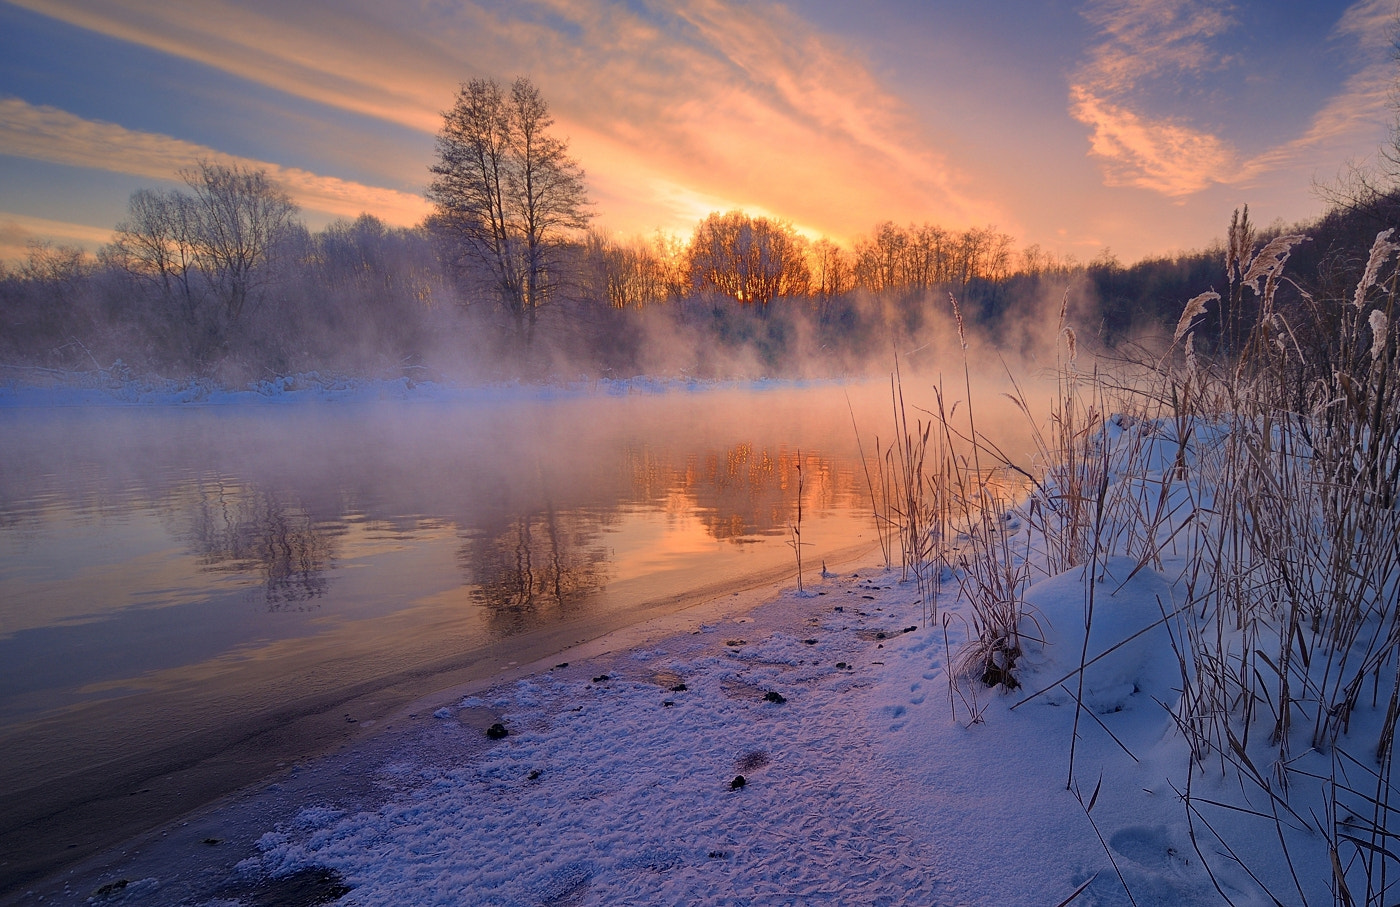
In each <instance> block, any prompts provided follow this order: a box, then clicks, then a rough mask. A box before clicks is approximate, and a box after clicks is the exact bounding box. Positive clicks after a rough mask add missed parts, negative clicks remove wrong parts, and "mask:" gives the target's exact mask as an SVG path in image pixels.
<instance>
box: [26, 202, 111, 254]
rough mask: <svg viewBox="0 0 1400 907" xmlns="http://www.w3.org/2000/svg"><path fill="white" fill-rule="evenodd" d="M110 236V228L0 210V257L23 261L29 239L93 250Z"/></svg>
mask: <svg viewBox="0 0 1400 907" xmlns="http://www.w3.org/2000/svg"><path fill="white" fill-rule="evenodd" d="M111 239H112V231H111V230H106V229H102V228H100V227H93V226H89V225H87V224H74V223H68V222H66V221H56V220H49V219H47V218H42V217H28V216H26V215H23V214H15V213H12V212H10V211H0V261H7V262H19V261H23V260H24V259H25V258H26V257H27V256H28V254H29V247H30V243H40V242H56V243H58V244H59V245H65V246H77V247H78V248H80V249H86V250H88V251H89V252H93V251H96V250H97V248H98V247H99V246H101V245H103V244H105V243H107V242H110V241H111Z"/></svg>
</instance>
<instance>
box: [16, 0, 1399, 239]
mask: <svg viewBox="0 0 1400 907" xmlns="http://www.w3.org/2000/svg"><path fill="white" fill-rule="evenodd" d="M1398 8H1400V0H1358V2H1354V3H1347V2H1318V0H1308V2H1305V0H1235V2H1226V0H1045V2H1039V3H1034V2H1026V0H980V2H978V3H967V2H960V0H869V2H862V3H851V2H847V0H790V2H787V3H773V2H768V0H748V2H745V0H480V2H473V0H387V2H386V0H293V2H287V0H181V2H180V3H170V2H167V0H13V2H10V0H0V260H9V261H11V262H13V261H14V260H16V259H18V258H20V257H22V256H23V255H24V254H25V249H26V245H27V243H29V242H31V241H50V242H54V243H59V244H65V245H78V246H82V247H84V248H87V249H89V250H95V249H96V248H98V247H99V246H100V245H101V244H103V243H105V242H107V241H109V240H110V238H111V235H112V229H113V227H114V226H115V225H116V224H117V223H118V222H119V221H121V220H122V219H123V218H124V217H125V215H126V211H127V202H128V199H129V198H130V196H131V194H132V193H133V192H135V191H136V190H137V189H141V188H177V187H179V186H180V185H181V184H180V182H179V173H180V171H181V170H183V169H187V168H190V167H192V166H194V165H195V164H197V162H198V161H200V160H211V161H215V162H222V163H239V164H242V165H245V166H251V167H256V168H262V169H265V170H266V171H267V173H268V175H269V177H271V178H272V179H273V180H275V181H276V182H277V183H278V184H279V185H281V186H282V187H283V188H284V189H285V190H286V191H287V192H288V193H289V194H291V196H292V197H293V198H294V199H295V200H296V202H297V203H298V204H299V205H300V207H301V218H302V220H303V221H304V222H305V223H306V224H307V225H308V226H309V227H311V228H312V229H319V228H320V227H323V226H324V225H326V224H327V223H329V222H331V221H333V220H335V219H338V218H354V217H355V216H357V215H358V214H360V213H361V212H368V213H371V214H374V215H376V216H377V217H379V218H381V219H383V220H384V221H385V222H387V223H390V224H395V225H404V226H408V225H413V224H416V223H419V222H421V220H422V219H423V217H424V216H425V215H426V214H427V213H428V211H429V206H428V203H427V202H426V201H425V200H424V198H423V191H424V188H425V186H426V184H427V181H428V178H429V172H428V168H429V166H431V164H432V162H433V157H434V137H435V135H436V133H437V131H438V129H439V128H440V126H441V124H442V113H443V112H444V111H445V110H447V109H448V108H449V107H451V105H452V103H453V100H454V98H455V95H456V92H457V90H458V88H459V87H460V85H461V83H463V82H466V81H469V80H471V79H474V78H483V77H485V78H494V79H496V80H497V81H499V82H501V83H503V84H509V83H510V82H511V81H512V80H513V79H514V78H516V77H517V76H527V77H529V78H530V79H531V80H532V81H533V82H534V83H535V84H536V86H537V87H538V88H539V89H540V91H541V93H542V94H543V96H544V98H545V99H546V101H547V102H548V103H549V104H550V108H551V113H552V114H553V116H554V118H555V124H554V127H553V129H554V132H555V134H556V135H558V136H559V137H561V138H564V139H566V140H567V141H568V143H569V148H570V151H571V153H572V154H573V156H574V157H575V158H576V159H577V160H578V162H579V163H580V164H581V165H582V166H583V168H584V170H585V171H586V174H587V184H588V188H589V192H590V196H591V198H592V200H593V202H594V211H595V212H596V218H595V220H594V225H595V227H597V228H598V229H600V230H603V231H605V232H607V233H610V234H614V235H617V236H620V237H624V238H625V237H633V236H650V235H654V234H655V233H656V232H657V231H662V232H665V233H670V234H674V235H676V236H679V237H682V238H688V237H689V236H690V234H691V232H692V231H693V229H694V227H695V224H696V223H697V222H698V221H699V220H700V219H702V218H703V217H705V216H706V215H707V214H709V213H710V212H712V211H727V210H730V209H735V208H739V209H743V210H745V211H747V212H749V213H750V214H752V215H755V216H758V215H762V216H768V217H777V218H781V219H784V220H786V221H789V222H791V223H792V224H793V225H794V226H795V227H796V228H797V229H798V230H799V231H801V232H803V233H804V234H807V235H809V236H813V237H815V236H828V237H830V238H832V239H834V240H836V241H837V242H839V243H842V244H845V245H848V246H849V245H850V244H851V243H852V242H854V241H855V240H857V239H858V238H860V237H862V236H865V235H868V234H869V233H870V232H871V231H872V230H873V228H874V227H875V226H876V225H878V224H879V223H881V222H884V221H887V220H889V221H894V222H896V223H899V224H923V223H931V224H937V225H940V226H943V227H945V228H948V229H955V230H961V229H966V228H969V227H983V226H988V225H990V226H994V227H996V228H997V229H999V230H1001V231H1003V232H1005V233H1008V234H1010V235H1011V236H1012V237H1013V238H1014V239H1015V241H1016V244H1017V245H1018V246H1020V247H1024V246H1026V245H1030V244H1038V245H1039V246H1040V247H1041V248H1042V249H1044V250H1046V251H1049V252H1053V253H1055V254H1056V255H1060V256H1065V255H1073V256H1074V257H1075V258H1076V259H1078V260H1079V261H1088V260H1092V259H1094V258H1096V257H1099V256H1101V255H1103V254H1105V252H1108V253H1111V254H1112V255H1114V256H1116V257H1117V258H1118V259H1119V260H1121V261H1123V262H1125V263H1127V262H1132V261H1136V260H1138V259H1141V258H1143V257H1147V256H1153V255H1162V254H1171V253H1173V252H1179V251H1186V250H1191V249H1199V248H1203V247H1205V246H1207V245H1208V244H1210V243H1211V242H1212V241H1213V240H1214V239H1216V238H1218V237H1220V236H1222V235H1223V234H1224V232H1225V227H1226V225H1227V223H1228V221H1229V217H1230V213H1231V211H1232V210H1234V209H1235V208H1237V207H1239V206H1240V205H1243V204H1248V205H1249V206H1250V212H1251V215H1252V219H1253V220H1254V221H1255V222H1256V223H1259V224H1265V225H1267V224H1270V223H1273V222H1275V221H1282V222H1284V223H1286V224H1293V223H1296V222H1298V221H1301V220H1306V219H1309V218H1312V217H1316V216H1317V215H1319V214H1320V213H1322V211H1323V210H1324V207H1325V206H1324V203H1323V201H1322V200H1321V198H1320V197H1319V195H1318V192H1317V188H1316V187H1317V186H1318V185H1327V184H1334V183H1335V182H1336V181H1337V179H1338V177H1339V176H1340V175H1341V174H1343V173H1344V172H1346V170H1347V168H1348V167H1351V166H1354V165H1357V164H1364V163H1365V162H1366V161H1367V160H1368V159H1374V157H1375V155H1376V152H1377V149H1378V147H1379V146H1380V145H1381V144H1383V143H1385V142H1386V141H1387V140H1388V137H1389V135H1390V129H1391V126H1392V124H1393V122H1394V119H1395V112H1394V107H1393V97H1394V95H1393V86H1394V82H1395V75H1396V72H1397V66H1396V63H1395V62H1394V60H1393V59H1392V56H1391V52H1390V48H1391V36H1392V33H1393V31H1394V25H1395V22H1396V18H1397V9H1398Z"/></svg>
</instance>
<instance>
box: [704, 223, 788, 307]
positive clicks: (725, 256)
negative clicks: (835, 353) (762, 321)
mask: <svg viewBox="0 0 1400 907" xmlns="http://www.w3.org/2000/svg"><path fill="white" fill-rule="evenodd" d="M689 257H690V273H691V283H692V285H693V286H694V287H695V288H696V289H699V290H704V289H713V290H718V291H719V292H720V293H723V294H724V295H726V296H729V297H730V298H732V299H735V300H737V301H739V302H742V303H747V304H752V305H756V306H758V307H759V310H760V311H764V312H766V311H767V307H768V303H770V302H772V301H773V300H774V299H775V298H777V297H779V296H798V295H804V294H806V293H807V292H808V289H809V287H810V286H811V281H812V273H811V269H810V268H809V266H808V264H807V257H806V249H805V241H804V240H803V239H802V237H800V236H798V235H797V231H796V230H794V229H793V228H792V225H791V224H787V223H784V222H782V221H774V220H769V219H768V218H766V217H749V215H747V214H745V213H744V212H742V211H730V212H728V213H727V214H711V215H710V216H709V217H707V218H705V219H704V220H702V221H701V222H700V224H699V226H697V227H696V228H695V236H694V237H693V238H692V239H691V241H690V256H689Z"/></svg>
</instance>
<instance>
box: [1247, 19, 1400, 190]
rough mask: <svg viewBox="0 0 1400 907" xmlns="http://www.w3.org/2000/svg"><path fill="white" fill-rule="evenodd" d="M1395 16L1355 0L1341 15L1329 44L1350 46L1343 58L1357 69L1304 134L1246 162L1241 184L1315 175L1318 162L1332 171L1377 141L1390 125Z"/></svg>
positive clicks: (1318, 112) (1392, 101) (1392, 99)
mask: <svg viewBox="0 0 1400 907" xmlns="http://www.w3.org/2000/svg"><path fill="white" fill-rule="evenodd" d="M1397 12H1400V7H1397V4H1396V0H1361V2H1359V3H1356V4H1354V5H1352V6H1351V7H1350V8H1348V9H1347V11H1346V12H1345V13H1343V14H1342V16H1341V18H1340V19H1339V20H1338V22H1337V25H1336V27H1335V28H1334V29H1333V32H1332V39H1333V40H1334V41H1336V42H1339V43H1344V44H1348V45H1350V47H1348V48H1347V56H1348V58H1349V59H1351V60H1353V61H1354V65H1356V66H1357V69H1356V70H1355V71H1354V72H1353V73H1352V74H1351V75H1350V76H1349V77H1348V78H1347V79H1346V81H1345V82H1344V84H1343V86H1342V90H1341V91H1340V92H1338V93H1337V94H1335V95H1333V96H1332V97H1330V98H1328V99H1327V101H1326V103H1324V104H1323V105H1322V107H1321V108H1320V109H1318V111H1317V112H1316V113H1314V114H1313V116H1312V118H1311V121H1310V123H1309V125H1308V129H1307V131H1306V132H1305V133H1303V134H1302V135H1300V136H1298V137H1296V138H1294V139H1292V140H1290V141H1288V142H1285V143H1283V144H1281V145H1279V146H1277V147H1274V148H1270V149H1268V150H1266V151H1264V152H1263V153H1261V154H1259V155H1256V156H1255V157H1253V158H1251V159H1250V160H1249V161H1247V162H1246V163H1245V164H1244V165H1243V167H1242V168H1241V174H1240V178H1241V181H1242V182H1244V183H1249V182H1254V181H1257V180H1259V179H1261V178H1263V177H1264V176H1267V175H1269V174H1272V173H1278V172H1287V171H1296V170H1304V171H1307V170H1316V169H1317V167H1318V164H1319V161H1330V162H1331V163H1332V165H1333V166H1334V167H1335V166H1340V165H1344V164H1350V163H1352V162H1351V161H1350V160H1349V157H1350V152H1351V150H1352V149H1354V148H1356V147H1357V146H1358V145H1364V144H1365V143H1366V142H1367V141H1368V140H1370V141H1376V140H1377V139H1378V138H1380V134H1381V132H1382V131H1383V130H1384V129H1385V128H1386V127H1388V126H1389V125H1390V124H1391V123H1393V122H1394V121H1395V110H1394V104H1395V97H1394V89H1395V64H1394V61H1393V60H1392V59H1391V51H1392V47H1391V37H1392V35H1393V33H1394V28H1395V22H1396V15H1397ZM1308 175H1309V176H1312V175H1315V174H1311V173H1310V174H1308ZM1330 175H1331V174H1327V176H1330ZM1324 178H1326V177H1325V176H1324Z"/></svg>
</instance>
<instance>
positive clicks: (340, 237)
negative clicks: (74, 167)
mask: <svg viewBox="0 0 1400 907" xmlns="http://www.w3.org/2000/svg"><path fill="white" fill-rule="evenodd" d="M552 122H553V121H552V119H551V118H550V116H549V113H548V108H547V105H546V104H545V102H544V100H543V99H542V98H541V97H540V96H539V93H538V91H537V90H536V89H535V88H534V86H533V85H532V84H531V83H530V82H529V80H528V79H518V80H516V82H515V83H514V84H513V85H510V86H508V87H503V86H501V85H499V84H497V83H496V82H494V81H492V80H476V81H474V82H472V83H469V84H466V85H463V86H462V89H461V92H460V94H459V96H458V101H457V104H456V105H455V106H454V108H453V109H452V110H451V111H449V112H448V113H447V114H446V115H445V118H444V126H443V131H442V132H441V133H440V134H439V136H438V148H437V158H436V160H435V161H434V162H433V164H432V165H431V167H430V168H429V169H430V172H431V174H432V181H431V183H430V185H429V187H428V190H427V195H428V199H429V201H431V202H432V203H433V204H434V209H435V211H434V214H433V215H432V216H431V217H429V218H428V220H427V221H425V222H424V223H422V224H419V225H417V226H415V227H411V228H401V227H393V226H389V225H386V224H385V223H384V222H382V221H381V220H380V219H378V218H377V217H375V216H374V215H373V214H370V213H366V214H362V215H361V216H360V217H359V218H357V219H355V220H353V221H344V220H342V221H337V222H334V223H331V224H330V225H328V226H326V227H325V228H324V229H321V230H319V231H315V232H313V231H311V230H310V229H308V228H307V227H306V226H305V225H304V224H303V223H302V222H301V220H300V219H299V217H298V215H299V211H298V208H297V205H296V204H295V203H294V201H293V200H292V199H291V198H290V197H289V196H288V195H287V194H286V193H285V192H284V191H283V190H281V189H280V188H279V187H278V186H276V185H274V184H273V183H272V182H270V181H269V180H268V178H267V176H266V174H265V173H263V172H261V171H258V170H254V169H248V168H244V167H242V166H239V165H236V164H235V165H224V164H218V163H212V162H207V161H205V162H200V163H199V164H198V165H197V166H196V167H193V168H191V169H188V170H185V171H182V172H181V174H180V177H181V179H182V180H183V183H184V188H180V189H168V190H161V189H142V190H140V191H138V192H136V193H134V194H133V195H132V196H131V199H130V201H129V204H128V215H127V218H126V219H124V220H123V221H122V222H120V223H118V224H116V225H115V227H114V230H113V234H112V239H111V242H110V243H108V244H107V245H105V246H104V247H102V248H101V249H100V250H99V252H98V254H97V255H96V256H91V255H88V254H86V253H84V252H83V251H82V250H80V249H76V248H70V247H64V246H55V245H50V244H34V245H31V247H30V249H29V253H28V256H27V259H26V260H24V261H22V262H19V263H15V264H12V265H10V266H8V267H6V266H4V265H3V264H0V323H3V325H4V330H3V332H0V380H5V381H32V380H42V379H43V378H44V377H45V376H47V375H64V374H71V373H74V372H85V373H98V374H101V375H104V376H109V377H111V378H113V379H116V380H121V379H126V378H130V377H147V376H149V377H164V378H176V379H183V378H201V379H207V380H212V381H214V382H217V383H219V384H223V385H226V386H240V385H243V384H246V383H247V382H249V381H256V380H264V379H268V378H272V377H276V376H286V375H297V374H306V373H312V372H315V373H320V374H322V375H336V376H361V377H379V378H384V377H400V376H404V377H408V378H410V379H413V380H443V379H448V380H466V381H481V380H497V379H511V380H529V381H571V380H578V379H584V378H598V377H609V378H625V377H631V376H635V375H639V374H647V375H657V376H678V377H689V378H701V379H708V378H754V377H814V376H843V375H860V374H864V373H867V372H871V371H875V372H883V371H886V370H888V367H889V363H890V360H891V355H892V354H896V355H897V354H900V353H907V352H909V351H911V350H918V349H921V348H924V347H927V346H930V345H934V346H937V345H939V344H940V342H941V340H940V338H946V337H947V336H948V335H949V333H950V331H951V325H952V324H953V317H954V313H953V310H952V309H953V306H952V302H951V300H953V299H955V300H956V301H957V303H958V305H959V306H960V309H961V313H962V316H963V317H964V318H966V320H967V322H968V323H969V324H970V325H971V326H972V327H973V328H975V329H981V330H983V331H985V332H987V333H988V335H989V336H994V337H997V338H998V346H999V347H1001V348H1002V349H1003V350H1004V351H1005V352H1008V353H1010V354H1013V355H1015V354H1022V353H1027V352H1031V350H1029V349H1028V347H1031V346H1034V345H1035V344H1036V343H1037V342H1039V338H1040V337H1041V336H1042V335H1044V334H1046V333H1047V331H1046V330H1042V328H1048V332H1049V333H1051V334H1053V332H1054V330H1055V324H1054V321H1055V314H1056V313H1058V312H1059V311H1060V310H1061V308H1062V303H1064V304H1065V305H1067V306H1068V311H1069V313H1070V316H1071V317H1072V319H1073V322H1074V324H1075V325H1076V326H1077V328H1078V331H1079V336H1080V340H1081V342H1091V341H1092V342H1096V343H1097V344H1099V345H1100V346H1101V347H1104V348H1112V347H1115V346H1117V345H1119V344H1121V343H1123V342H1125V341H1131V342H1134V343H1148V344H1150V343H1151V342H1152V341H1153V339H1154V338H1160V337H1163V336H1169V334H1170V330H1171V328H1172V326H1173V325H1174V324H1175V323H1176V319H1177V317H1178V316H1179V315H1180V313H1181V311H1182V307H1183V305H1184V304H1185V302H1186V300H1187V299H1189V298H1192V297H1194V296H1196V295H1197V294H1199V293H1200V292H1201V291H1202V289H1204V288H1209V287H1213V286H1222V285H1224V283H1225V281H1226V279H1227V274H1226V252H1227V250H1226V249H1225V248H1224V245H1223V244H1222V243H1221V242H1220V241H1219V240H1217V241H1215V242H1214V243H1212V244H1211V245H1209V246H1207V247H1205V248H1202V249H1198V250H1192V251H1187V252H1178V253H1173V254H1170V255H1163V256H1160V257H1154V258H1149V259H1145V260H1142V261H1139V262H1136V263H1134V264H1131V265H1124V264H1122V263H1120V262H1119V261H1118V260H1116V259H1115V258H1114V257H1113V255H1112V254H1111V253H1110V252H1107V251H1105V252H1103V253H1101V254H1100V255H1099V256H1098V257H1097V258H1095V259H1094V260H1092V261H1088V262H1079V261H1076V260H1074V259H1073V258H1059V257H1056V256H1055V255H1053V254H1049V253H1047V252H1045V251H1044V250H1042V249H1041V248H1040V247H1038V246H1035V245H1032V246H1029V247H1026V248H1021V249H1017V248H1016V247H1015V242H1014V239H1013V238H1012V237H1011V236H1009V235H1007V234H1005V233H1002V232H1000V231H999V230H998V229H996V228H995V227H993V226H985V227H974V228H967V229H951V228H946V227H943V226H940V225H938V224H934V223H928V222H925V223H910V224H905V225H901V224H896V223H893V222H888V221H887V222H884V223H881V224H877V225H874V226H873V227H872V228H871V230H870V232H869V233H868V234H866V235H864V236H862V237H859V238H857V239H856V240H855V241H854V243H852V245H851V246H850V247H849V248H847V247H843V246H841V245H838V244H836V243H834V242H832V241H831V240H829V239H826V238H818V239H811V238H809V237H806V236H804V235H802V234H800V233H799V232H798V231H797V230H796V229H795V228H794V227H793V226H792V225H791V224H789V223H786V222H784V221H782V220H780V219H775V218H767V217H761V216H760V217H755V216H751V215H749V214H747V213H745V212H743V211H738V210H734V211H728V212H714V213H711V214H710V215H709V216H708V217H706V218H704V219H703V220H701V221H700V222H699V223H698V224H696V226H695V228H694V231H693V233H692V235H691V236H690V237H689V238H688V239H682V238H678V237H674V236H671V235H667V234H662V233H658V234H656V235H654V236H651V237H617V236H613V235H610V234H608V233H606V232H604V231H602V230H600V229H597V228H595V227H593V226H592V223H591V222H592V218H593V216H594V215H595V214H596V213H597V212H595V211H593V210H592V207H591V204H590V202H589V200H588V197H587V190H586V183H585V178H584V173H583V170H582V169H581V167H580V166H579V165H578V163H577V162H575V161H574V160H573V159H572V158H570V157H569V156H568V149H567V145H566V143H564V142H563V141H562V140H559V139H557V138H555V137H553V136H552V134H551V133H550V127H551V125H552ZM1363 188H1364V191H1356V192H1351V193H1349V194H1347V193H1334V195H1333V197H1332V205H1331V208H1330V210H1329V211H1328V212H1327V213H1326V214H1325V215H1324V216H1322V217H1321V218H1319V219H1318V220H1317V221H1315V222H1313V223H1306V224H1295V225H1286V226H1285V225H1283V224H1277V223H1276V224H1274V225H1272V226H1270V227H1269V228H1267V229H1263V230H1259V231H1254V230H1253V228H1252V227H1250V228H1249V235H1250V237H1251V241H1252V242H1256V243H1259V244H1262V243H1266V242H1267V241H1268V240H1269V239H1270V238H1272V237H1275V236H1280V235H1285V234H1303V235H1306V236H1307V237H1309V241H1308V242H1305V243H1302V244H1301V245H1299V246H1297V247H1296V248H1295V249H1294V251H1293V253H1292V254H1293V258H1292V262H1291V264H1290V266H1289V272H1290V275H1291V280H1290V282H1289V283H1288V284H1287V285H1286V286H1284V287H1282V288H1280V291H1279V297H1278V298H1279V302H1278V304H1279V306H1280V307H1281V310H1284V311H1286V310H1287V309H1288V308H1290V307H1300V306H1302V307H1317V306H1319V305H1322V304H1323V303H1324V302H1325V301H1326V300H1329V299H1332V300H1335V299H1340V298H1342V297H1343V296H1344V292H1345V291H1344V288H1345V287H1347V286H1351V285H1354V284H1355V282H1356V279H1357V277H1358V275H1359V274H1360V272H1361V269H1362V268H1363V266H1364V264H1365V261H1366V255H1367V250H1368V249H1369V248H1370V246H1371V242H1372V240H1373V239H1374V237H1375V235H1376V233H1377V232H1378V231H1379V230H1381V229H1383V228H1385V227H1387V226H1390V225H1394V224H1395V223H1397V221H1400V191H1395V190H1389V189H1377V188H1374V187H1363ZM1248 215H1249V212H1248V209H1247V208H1246V209H1245V212H1244V216H1245V222H1246V225H1247V224H1248ZM1235 216H1236V217H1237V218H1238V217H1239V212H1238V211H1237V212H1235ZM1221 223H1222V228H1223V227H1224V226H1225V224H1226V212H1222V218H1221ZM1232 317H1236V318H1239V317H1244V318H1247V317H1248V314H1247V313H1242V312H1235V314H1234V315H1233V316H1232ZM1198 327H1199V329H1198V330H1197V331H1196V338H1197V342H1198V343H1201V344H1211V343H1217V344H1218V343H1220V342H1222V341H1224V340H1225V339H1226V338H1225V337H1224V335H1223V333H1222V330H1221V328H1222V323H1221V317H1220V315H1219V312H1213V313H1208V317H1206V318H1205V319H1204V320H1203V321H1202V323H1201V324H1200V325H1199V326H1198ZM1018 347H1019V348H1018Z"/></svg>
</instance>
